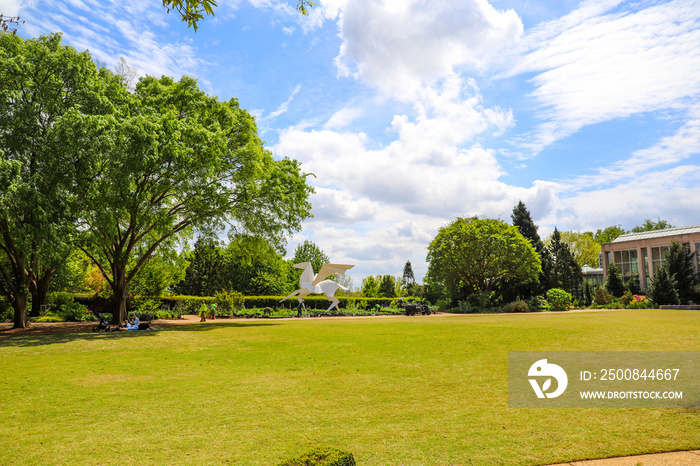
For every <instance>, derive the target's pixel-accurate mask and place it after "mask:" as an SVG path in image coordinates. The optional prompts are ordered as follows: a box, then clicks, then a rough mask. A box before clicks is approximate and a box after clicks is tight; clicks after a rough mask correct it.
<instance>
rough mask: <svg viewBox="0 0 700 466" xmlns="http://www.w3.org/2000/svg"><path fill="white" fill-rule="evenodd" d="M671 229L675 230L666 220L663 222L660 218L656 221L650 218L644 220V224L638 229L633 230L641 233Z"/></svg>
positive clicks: (638, 226)
mask: <svg viewBox="0 0 700 466" xmlns="http://www.w3.org/2000/svg"><path fill="white" fill-rule="evenodd" d="M669 228H673V225H671V224H670V223H668V222H667V221H666V220H661V219H660V218H659V219H657V220H656V221H653V220H652V219H650V218H648V219H646V220H644V223H642V224H641V225H637V226H636V227H634V228H632V232H633V233H641V232H643V231H655V230H668V229H669Z"/></svg>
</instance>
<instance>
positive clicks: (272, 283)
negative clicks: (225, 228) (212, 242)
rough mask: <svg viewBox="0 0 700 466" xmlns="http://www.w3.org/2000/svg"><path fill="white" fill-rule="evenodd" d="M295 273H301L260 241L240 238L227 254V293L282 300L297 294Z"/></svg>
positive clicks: (259, 239) (253, 238) (242, 236)
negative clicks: (292, 293) (233, 292)
mask: <svg viewBox="0 0 700 466" xmlns="http://www.w3.org/2000/svg"><path fill="white" fill-rule="evenodd" d="M292 270H294V271H296V270H298V269H293V268H292V266H291V263H289V262H288V261H285V260H284V258H283V257H282V255H281V254H280V251H278V250H276V249H275V248H274V247H273V246H272V245H271V244H270V243H268V242H267V241H265V240H264V239H263V238H260V237H255V236H250V235H237V236H235V237H233V238H231V241H230V243H229V245H228V247H227V248H226V250H225V251H224V278H225V286H226V289H228V290H235V291H239V292H240V293H242V294H244V295H248V296H279V295H286V294H288V293H290V292H292V291H294V290H295V289H296V287H295V286H292V285H291V284H290V279H289V277H290V276H291V275H293V272H292Z"/></svg>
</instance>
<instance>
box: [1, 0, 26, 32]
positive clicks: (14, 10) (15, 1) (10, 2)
mask: <svg viewBox="0 0 700 466" xmlns="http://www.w3.org/2000/svg"><path fill="white" fill-rule="evenodd" d="M22 3H23V2H21V1H20V0H0V13H2V14H3V15H5V16H17V15H18V14H19V13H20V7H21V4H22ZM21 20H22V18H21V15H20V21H21ZM14 27H18V26H13V28H14Z"/></svg>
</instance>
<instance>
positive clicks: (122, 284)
mask: <svg viewBox="0 0 700 466" xmlns="http://www.w3.org/2000/svg"><path fill="white" fill-rule="evenodd" d="M126 287H127V283H126V267H115V270H114V279H113V280H112V324H113V325H121V324H122V323H123V322H124V321H125V320H126V300H127V296H128V294H127V290H126Z"/></svg>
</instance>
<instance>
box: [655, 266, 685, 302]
mask: <svg viewBox="0 0 700 466" xmlns="http://www.w3.org/2000/svg"><path fill="white" fill-rule="evenodd" d="M667 264H668V262H666V263H665V264H664V265H662V266H661V267H660V268H659V269H658V270H657V271H656V273H655V274H654V278H652V279H651V285H650V286H649V290H648V292H649V299H651V301H652V302H653V303H654V304H655V305H657V306H663V305H667V304H670V305H673V304H679V303H680V301H679V299H678V292H677V291H676V286H677V283H676V280H675V277H674V276H673V275H672V274H670V273H669V272H668V265H667Z"/></svg>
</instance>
